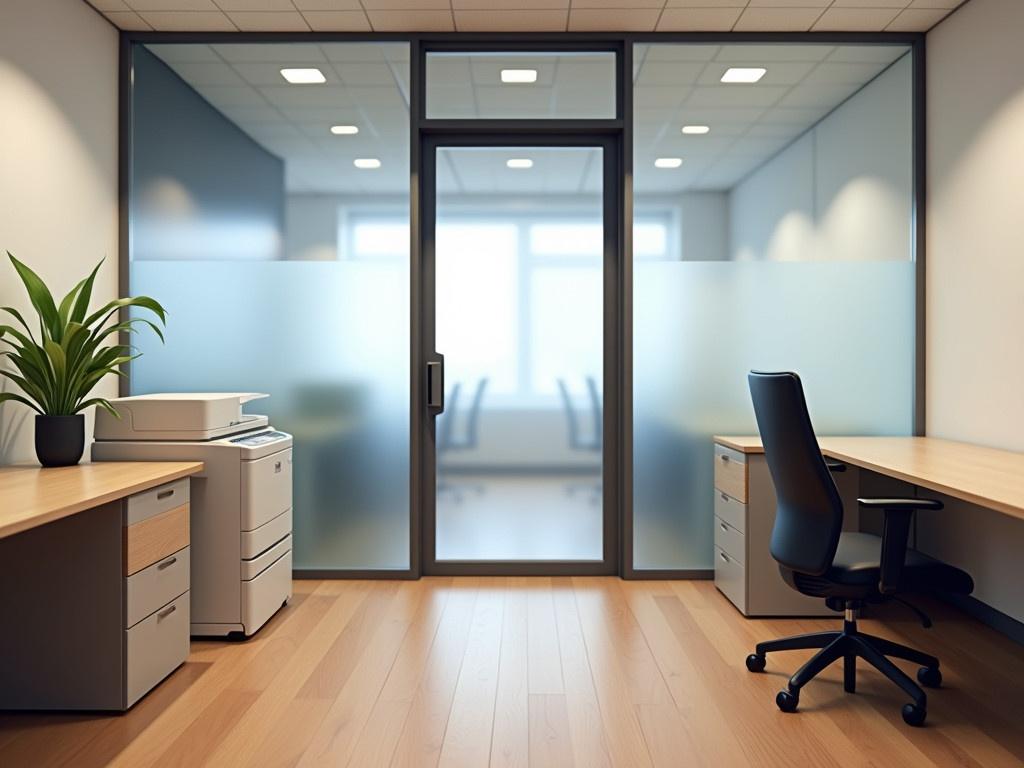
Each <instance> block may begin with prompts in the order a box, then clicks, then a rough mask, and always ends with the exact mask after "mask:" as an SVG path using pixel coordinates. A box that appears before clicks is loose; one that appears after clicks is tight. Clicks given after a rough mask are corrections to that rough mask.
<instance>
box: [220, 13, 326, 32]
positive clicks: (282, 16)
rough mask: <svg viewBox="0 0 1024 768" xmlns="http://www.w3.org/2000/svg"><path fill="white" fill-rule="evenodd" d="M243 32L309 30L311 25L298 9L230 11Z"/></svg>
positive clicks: (229, 15) (229, 14) (231, 17)
mask: <svg viewBox="0 0 1024 768" xmlns="http://www.w3.org/2000/svg"><path fill="white" fill-rule="evenodd" d="M228 18H230V19H231V20H232V21H233V22H235V25H236V26H237V27H238V28H239V29H240V30H242V31H243V32H308V31H309V25H308V24H307V23H306V20H305V19H304V18H302V14H301V13H299V12H298V11H295V10H292V11H234V12H231V13H228Z"/></svg>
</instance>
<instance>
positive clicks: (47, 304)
mask: <svg viewBox="0 0 1024 768" xmlns="http://www.w3.org/2000/svg"><path fill="white" fill-rule="evenodd" d="M7 256H8V258H10V260H11V263H12V264H13V265H14V269H15V270H17V272H18V276H19V277H20V278H21V282H22V283H24V284H25V290H26V291H28V298H29V301H31V302H32V306H33V307H35V310H36V312H38V313H39V319H40V322H41V323H42V326H43V328H45V329H46V331H47V332H48V333H49V335H50V338H52V339H54V340H56V341H60V333H61V330H62V329H61V324H60V316H59V314H58V313H57V306H56V305H55V304H54V303H53V294H51V293H50V289H49V288H47V287H46V283H44V282H43V281H42V279H41V278H40V277H39V275H37V274H36V273H35V272H33V271H32V270H31V269H29V268H28V267H27V266H25V265H24V264H22V263H21V262H20V261H18V260H17V259H16V258H14V256H13V255H12V254H11V252H10V251H8V252H7Z"/></svg>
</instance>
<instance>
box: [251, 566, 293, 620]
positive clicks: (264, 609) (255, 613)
mask: <svg viewBox="0 0 1024 768" xmlns="http://www.w3.org/2000/svg"><path fill="white" fill-rule="evenodd" d="M291 596H292V553H291V550H289V551H287V552H285V553H284V555H283V556H282V557H280V558H278V560H277V562H275V563H274V564H273V565H271V566H270V567H269V568H267V569H266V570H265V571H263V573H261V574H260V575H259V576H257V577H256V578H255V579H252V580H251V581H243V582H242V626H243V627H244V629H245V634H247V635H251V634H252V633H253V632H255V631H256V630H257V629H259V628H260V627H262V626H263V625H264V624H265V623H266V622H267V620H268V619H269V618H270V617H271V616H273V615H274V614H275V613H276V612H277V610H278V609H279V608H280V607H281V606H282V605H284V604H285V603H286V602H288V600H290V599H291Z"/></svg>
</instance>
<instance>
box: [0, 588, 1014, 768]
mask: <svg viewBox="0 0 1024 768" xmlns="http://www.w3.org/2000/svg"><path fill="white" fill-rule="evenodd" d="M295 590H296V594H295V599H294V601H293V602H292V603H291V604H290V605H289V606H288V607H287V608H286V609H285V610H283V611H282V612H281V613H280V614H279V615H278V616H277V617H275V618H274V619H273V620H272V621H271V623H270V624H268V625H267V626H266V627H265V628H264V629H263V630H262V631H261V632H260V633H259V634H258V635H257V636H256V637H255V638H253V639H251V640H249V641H247V642H212V641H202V642H194V643H193V644H192V654H191V656H190V658H189V660H188V662H187V663H186V664H185V665H184V666H183V667H181V668H180V669H179V670H178V671H177V672H176V673H174V674H173V675H172V676H171V677H170V678H169V679H168V680H166V681H165V682H164V683H163V684H162V685H161V686H159V687H158V688H157V689H156V690H155V691H153V692H152V693H151V694H150V695H149V696H147V697H146V698H145V699H144V700H143V701H142V702H141V703H140V704H138V705H137V706H136V707H135V708H134V709H133V710H132V711H131V712H129V713H128V714H126V715H123V716H115V717H110V716H92V715H89V716H85V715H71V714H60V715H56V714H46V715H36V714H21V713H7V714H3V715H0V765H2V766H5V768H7V767H9V768H14V767H15V766H32V767H33V768H35V767H36V766H56V765H67V766H75V767H76V768H84V767H87V766H99V765H108V764H112V765H116V766H126V767H129V768H135V767H136V766H150V765H156V766H171V765H176V766H189V767H190V768H191V767H192V766H200V765H213V766H321V765H322V766H357V767H358V768H363V767H364V766H409V767H410V768H423V767H424V766H435V765H442V766H468V767H470V768H480V767H481V766H488V765H490V766H557V767H558V768H568V766H580V767H581V768H594V767H600V766H616V767H617V766H691V765H708V766H716V767H718V766H758V767H759V768H761V767H764V766H775V765H778V766H784V765H785V766H816V767H817V766H847V765H850V766H879V767H885V768H890V767H897V768H898V767H900V766H906V767H907V768H921V767H922V766H933V765H934V766H952V765H955V766H1021V765H1022V764H1024V727H1022V725H1021V723H1022V720H1021V717H1022V714H1021V713H1022V712H1024V686H1022V685H1021V683H1022V682H1024V652H1022V649H1021V648H1020V647H1019V646H1016V645H1014V644H1013V643H1011V642H1010V641H1009V640H1007V639H1006V638H1004V637H1002V636H1001V635H998V634H996V633H995V632H993V631H991V630H989V629H987V628H985V627H983V626H981V625H979V624H977V623H976V622H974V621H972V620H970V619H968V618H966V617H965V616H963V615H962V614H959V613H957V612H955V611H952V610H950V609H948V608H945V607H943V606H938V605H931V606H929V607H930V608H931V609H932V610H933V612H934V617H935V618H936V619H937V621H936V627H935V629H933V630H930V631H926V630H923V629H922V628H920V627H919V626H918V625H917V624H916V623H915V622H914V621H913V620H912V618H911V617H910V616H909V615H908V614H907V613H905V612H904V611H903V610H902V609H900V608H899V607H898V606H896V607H894V608H892V609H891V610H890V609H889V608H888V607H887V608H886V610H885V613H884V615H883V619H884V622H883V621H879V620H870V619H867V620H864V621H863V625H864V627H865V629H867V630H868V631H871V632H874V633H876V634H879V635H883V636H887V637H891V638H893V639H895V640H898V641H901V642H906V643H910V644H912V645H917V646H919V647H921V648H923V649H925V650H929V651H931V652H933V653H935V654H936V655H938V656H939V657H940V658H941V660H942V663H943V669H944V676H945V688H944V689H943V690H941V691H936V692H934V693H932V694H931V695H930V711H929V725H928V727H926V728H923V729H912V728H909V727H907V726H905V725H904V724H903V721H902V720H901V719H900V714H899V709H900V707H901V706H902V704H903V703H904V701H905V699H904V697H903V696H902V695H901V694H900V693H899V692H898V691H897V690H896V688H895V687H894V686H892V685H890V684H889V683H888V681H886V680H885V679H884V678H882V677H881V676H880V675H879V674H877V673H875V672H874V671H873V670H865V671H863V672H861V674H860V675H859V679H858V686H859V688H858V693H857V694H855V695H846V694H844V693H843V692H842V683H841V671H840V669H838V668H835V669H831V670H829V671H828V672H826V674H825V675H824V676H823V677H822V678H820V679H819V680H817V681H815V682H813V683H811V684H810V685H809V686H808V687H807V688H806V689H805V690H804V694H803V696H802V700H801V712H800V713H799V714H795V715H786V714H783V713H781V712H779V711H778V710H777V709H776V707H775V704H774V701H773V699H774V695H775V692H776V691H777V690H778V689H779V688H780V687H781V686H782V685H783V684H784V682H785V679H786V676H787V675H788V674H789V673H790V672H791V671H792V670H793V669H795V668H796V666H797V665H798V664H799V663H801V661H802V660H803V659H806V658H807V655H808V654H806V653H801V652H794V653H789V654H778V655H776V656H774V657H770V658H769V663H768V670H767V673H766V674H763V675H753V674H750V673H748V672H747V671H746V669H745V667H744V664H743V660H744V657H745V656H746V654H747V653H748V652H749V651H750V649H751V648H752V647H753V645H754V643H755V642H757V641H758V640H761V639H766V638H771V637H776V636H780V635H784V634H791V633H796V632H806V631H814V630H818V629H825V628H831V627H834V626H836V625H837V624H838V622H837V621H825V620H768V621H760V620H753V621H751V620H746V619H743V618H742V617H741V616H740V615H739V614H738V613H737V612H736V610H735V609H734V608H733V607H732V605H731V604H729V603H728V602H727V601H726V600H725V599H724V598H723V597H722V596H721V595H720V594H719V593H718V592H717V591H716V590H715V588H714V586H713V585H712V584H711V583H709V582H694V581H683V582H624V581H620V580H619V579H616V578H554V579H548V578H459V579H445V578H427V579H423V580H421V581H410V582H397V581H323V582H320V581H298V582H296V583H295ZM0 684H2V681H0Z"/></svg>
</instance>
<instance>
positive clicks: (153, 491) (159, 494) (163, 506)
mask: <svg viewBox="0 0 1024 768" xmlns="http://www.w3.org/2000/svg"><path fill="white" fill-rule="evenodd" d="M188 491H189V481H188V478H187V477H183V478H182V479H181V480H175V481H174V482H173V483H167V484H166V485H161V486H159V487H157V488H150V489H149V490H148V491H143V492H142V493H136V494H135V495H134V496H129V497H128V499H127V500H126V503H125V525H134V524H135V523H141V522H142V521H143V520H146V519H147V518H150V517H156V516H157V515H159V514H162V513H164V512H167V511H169V510H172V509H174V508H175V507H180V506H181V505H183V504H188Z"/></svg>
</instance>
